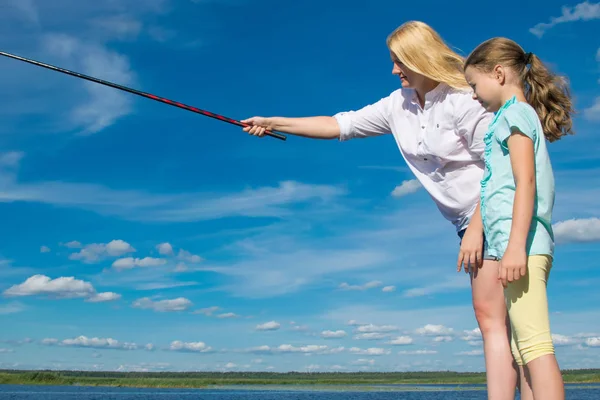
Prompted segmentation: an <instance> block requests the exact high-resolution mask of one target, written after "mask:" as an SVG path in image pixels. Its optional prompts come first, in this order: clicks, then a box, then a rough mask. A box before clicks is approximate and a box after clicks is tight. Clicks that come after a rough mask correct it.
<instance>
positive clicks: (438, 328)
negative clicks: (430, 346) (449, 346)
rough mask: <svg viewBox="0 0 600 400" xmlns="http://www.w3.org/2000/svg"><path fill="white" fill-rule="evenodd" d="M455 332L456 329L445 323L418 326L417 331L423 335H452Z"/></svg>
mask: <svg viewBox="0 0 600 400" xmlns="http://www.w3.org/2000/svg"><path fill="white" fill-rule="evenodd" d="M453 332H454V329H452V328H447V327H445V326H444V325H433V324H427V325H425V326H423V327H422V328H418V329H417V330H416V331H415V333H416V334H417V335H423V336H440V335H450V334H452V333H453Z"/></svg>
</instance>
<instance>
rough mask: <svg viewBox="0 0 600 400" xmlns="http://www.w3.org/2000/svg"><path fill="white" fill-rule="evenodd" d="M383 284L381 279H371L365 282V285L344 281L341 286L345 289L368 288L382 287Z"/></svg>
mask: <svg viewBox="0 0 600 400" xmlns="http://www.w3.org/2000/svg"><path fill="white" fill-rule="evenodd" d="M381 285H382V283H381V282H380V281H371V282H367V283H365V284H364V285H349V284H348V283H346V282H344V283H341V284H340V286H339V288H340V289H343V290H368V289H373V288H376V287H380V286H381Z"/></svg>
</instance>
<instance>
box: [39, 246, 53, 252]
mask: <svg viewBox="0 0 600 400" xmlns="http://www.w3.org/2000/svg"><path fill="white" fill-rule="evenodd" d="M50 251H51V250H50V247H48V246H41V247H40V253H50Z"/></svg>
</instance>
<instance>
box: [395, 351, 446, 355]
mask: <svg viewBox="0 0 600 400" xmlns="http://www.w3.org/2000/svg"><path fill="white" fill-rule="evenodd" d="M398 354H406V355H413V356H424V355H431V354H437V350H410V351H409V350H401V351H399V352H398Z"/></svg>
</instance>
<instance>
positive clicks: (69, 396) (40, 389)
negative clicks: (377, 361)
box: [0, 384, 600, 400]
mask: <svg viewBox="0 0 600 400" xmlns="http://www.w3.org/2000/svg"><path fill="white" fill-rule="evenodd" d="M517 398H518V396H517ZM566 398H567V399H569V400H592V399H594V400H597V399H599V398H600V385H598V384H594V385H567V396H566ZM9 399H10V400H34V399H35V400H75V399H77V400H167V399H182V400H187V399H190V400H191V399H200V400H259V399H260V400H309V399H310V400H342V399H344V400H367V399H368V400H392V399H393V400H398V399H403V400H442V399H444V400H459V399H460V400H487V397H486V391H485V388H484V387H482V386H480V385H464V386H460V388H459V389H457V386H455V385H420V386H406V385H380V386H371V385H368V386H344V387H341V388H340V387H336V388H333V387H328V386H321V387H312V386H310V387H305V386H301V387H297V386H296V387H286V388H281V387H273V386H269V387H264V386H260V387H256V386H254V387H252V388H239V387H238V388H235V389H230V388H223V389H221V388H217V389H137V388H111V387H106V388H104V387H87V386H28V385H22V386H21V385H0V400H9Z"/></svg>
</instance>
